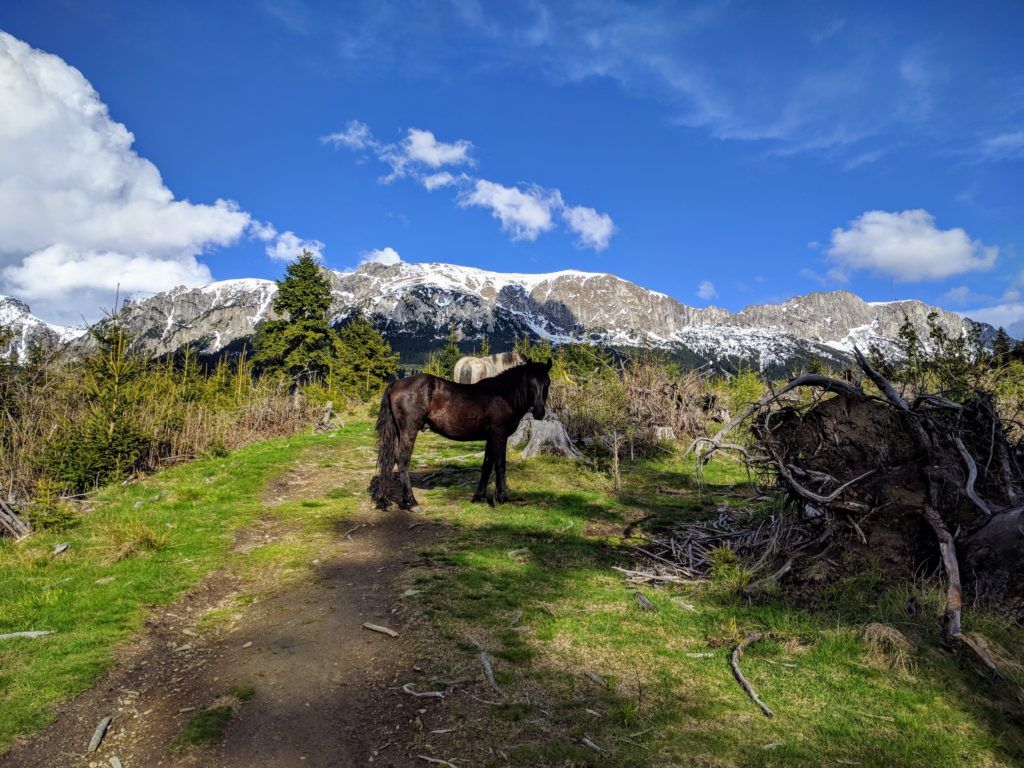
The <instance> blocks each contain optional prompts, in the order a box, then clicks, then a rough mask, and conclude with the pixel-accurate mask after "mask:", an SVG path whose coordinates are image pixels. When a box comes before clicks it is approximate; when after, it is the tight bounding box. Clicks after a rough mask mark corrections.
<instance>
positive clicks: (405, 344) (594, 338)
mask: <svg viewBox="0 0 1024 768" xmlns="http://www.w3.org/2000/svg"><path fill="white" fill-rule="evenodd" d="M324 271H325V274H326V276H327V277H328V279H329V281H330V283H331V291H332V294H333V297H334V301H333V312H334V320H335V321H336V322H342V321H343V320H344V319H345V318H346V317H348V316H349V315H351V314H352V313H354V312H362V313H363V314H365V315H366V316H367V317H368V318H369V319H370V320H371V321H372V322H373V323H374V325H376V326H377V328H378V329H380V330H381V331H382V332H383V333H384V335H385V336H386V337H387V338H388V339H389V340H390V341H391V343H392V345H394V346H395V347H396V348H397V349H398V350H399V351H401V352H402V353H403V360H404V361H406V362H410V363H416V362H419V361H421V360H422V359H423V358H424V357H425V355H426V354H427V353H428V352H429V351H430V350H431V349H436V348H438V347H439V346H440V345H441V344H442V343H443V340H444V338H445V337H446V336H447V335H448V333H449V332H450V330H452V329H454V330H455V331H456V332H457V333H458V334H460V336H461V338H462V339H463V344H464V346H465V347H466V348H467V349H469V348H472V347H474V346H475V345H476V344H477V343H478V342H479V341H480V339H481V338H482V337H483V335H484V334H486V335H487V336H488V338H489V339H490V342H491V345H492V347H493V348H496V349H497V348H503V347H506V346H508V345H510V344H511V343H512V342H513V341H514V339H515V338H517V337H521V336H530V337H533V338H542V339H549V340H551V341H553V342H555V343H565V342H581V341H590V342H595V343H603V344H610V345H615V346H622V347H635V346H648V347H657V348H661V349H665V350H666V351H669V352H671V353H672V354H674V355H676V356H677V357H678V358H679V359H681V360H683V361H684V362H690V363H694V364H696V363H701V362H711V363H717V364H720V365H730V366H731V365H736V364H740V363H748V364H752V365H755V366H757V367H759V368H762V369H769V368H773V367H780V366H785V365H786V364H787V362H788V361H791V360H794V359H800V358H807V357H809V356H811V355H816V356H818V357H821V358H823V359H825V360H831V361H834V362H842V361H845V360H846V359H847V356H848V353H849V352H850V350H851V349H852V347H853V344H855V343H857V344H860V345H862V346H866V345H868V344H869V343H875V344H877V345H880V346H882V347H887V346H888V347H890V348H891V347H892V345H893V339H894V338H895V336H896V334H897V332H898V330H899V327H900V325H901V324H902V323H903V322H904V319H905V318H909V319H910V320H911V321H912V322H913V323H914V324H915V325H916V326H918V328H919V329H922V330H923V329H924V328H925V326H926V318H927V317H928V314H929V313H930V312H933V311H934V312H938V313H939V322H940V323H941V324H942V325H943V327H945V328H946V329H947V330H948V331H950V332H953V333H960V332H962V331H964V330H965V329H967V328H969V327H971V326H973V325H975V324H974V323H973V321H970V320H966V319H964V318H961V317H960V316H959V315H956V314H954V313H952V312H945V311H943V310H941V309H939V308H937V307H931V306H929V305H927V304H924V303H923V302H920V301H915V300H908V301H895V302H882V303H869V302H865V301H863V300H862V299H860V298H859V297H858V296H856V295H855V294H853V293H850V292H848V291H833V292H828V293H825V292H818V293H811V294H807V295H805V296H797V297H794V298H792V299H789V300H788V301H785V302H782V303H780V304H763V305H754V306H750V307H746V308H745V309H743V310H741V311H740V312H735V313H734V312H729V311H728V310H724V309H719V308H716V307H707V308H697V307H691V306H687V305H685V304H682V303H681V302H679V301H676V300H675V299H673V298H671V297H669V296H667V295H665V294H663V293H659V292H657V291H652V290H649V289H647V288H643V287H641V286H639V285H636V284H635V283H631V282H629V281H627V280H623V279H622V278H619V277H616V276H614V275H610V274H605V273H595V272H582V271H579V270H566V271H562V272H551V273H545V274H511V273H500V272H490V271H487V270H482V269H475V268H472V267H462V266H456V265H453V264H441V263H422V264H410V263H406V262H399V263H397V264H389V265H385V264H378V263H367V264H363V265H362V266H360V267H359V268H358V269H355V270H353V271H350V272H338V271H333V270H326V269H325V270H324ZM276 290H277V286H276V283H275V282H274V281H271V280H261V279H242V280H225V281H220V282H216V283H211V284H210V285H206V286H203V287H199V288H184V287H181V288H175V289H174V290H171V291H167V292H164V293H160V294H157V295H155V296H152V297H149V298H146V299H142V300H138V301H132V302H129V303H128V304H126V306H125V309H124V318H125V323H126V325H127V328H128V330H129V331H130V332H131V333H132V334H133V335H134V336H135V338H136V339H137V340H138V341H137V343H138V344H139V345H140V346H141V347H142V348H143V349H145V350H146V351H147V352H148V353H150V354H153V355H164V354H170V353H173V352H175V351H177V350H179V349H181V348H182V347H185V346H191V347H193V348H195V349H196V350H198V351H199V352H201V353H203V354H208V355H212V354H218V353H223V352H225V351H226V352H232V351H235V350H238V349H240V348H241V347H242V346H243V345H245V344H246V343H248V342H249V340H250V339H251V336H252V333H253V331H254V329H255V327H256V325H257V324H258V323H259V322H260V321H262V320H265V319H267V318H270V317H273V316H274V315H273V308H272V303H273V297H274V294H275V292H276ZM982 331H983V333H990V332H991V329H989V328H988V326H983V327H982ZM73 343H76V344H86V343H88V341H87V340H80V341H78V342H73Z"/></svg>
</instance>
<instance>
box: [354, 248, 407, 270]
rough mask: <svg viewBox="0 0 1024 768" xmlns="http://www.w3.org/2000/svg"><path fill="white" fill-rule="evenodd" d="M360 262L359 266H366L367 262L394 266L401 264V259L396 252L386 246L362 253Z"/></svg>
mask: <svg viewBox="0 0 1024 768" xmlns="http://www.w3.org/2000/svg"><path fill="white" fill-rule="evenodd" d="M361 255H362V257H363V259H362V261H361V262H359V263H360V264H366V263H367V262H371V261H372V262H374V263H375V264H385V265H387V266H392V265H394V264H401V263H402V257H401V256H399V255H398V251H396V250H395V249H394V248H392V247H390V246H388V247H385V248H374V249H373V250H372V251H364V252H363V253H362V254H361Z"/></svg>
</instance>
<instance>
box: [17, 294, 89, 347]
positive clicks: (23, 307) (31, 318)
mask: <svg viewBox="0 0 1024 768" xmlns="http://www.w3.org/2000/svg"><path fill="white" fill-rule="evenodd" d="M0 329H6V330H8V331H10V332H11V334H12V335H11V337H10V338H9V339H7V340H6V342H5V341H4V338H3V336H2V335H0V357H9V356H14V357H15V358H17V359H18V360H22V361H23V360H24V359H25V357H26V355H27V354H28V351H29V350H30V349H31V348H32V347H33V346H36V345H45V346H48V347H53V346H57V345H60V344H64V343H66V342H68V341H71V340H72V339H75V338H77V337H78V336H81V335H82V334H83V333H84V331H82V330H80V329H77V328H68V327H67V326H63V325H52V324H50V323H47V322H46V321H45V320H40V319H39V318H38V317H36V316H35V315H33V314H32V311H31V309H30V308H29V306H28V304H26V303H25V302H23V301H19V300H18V299H15V298H12V297H11V296H0Z"/></svg>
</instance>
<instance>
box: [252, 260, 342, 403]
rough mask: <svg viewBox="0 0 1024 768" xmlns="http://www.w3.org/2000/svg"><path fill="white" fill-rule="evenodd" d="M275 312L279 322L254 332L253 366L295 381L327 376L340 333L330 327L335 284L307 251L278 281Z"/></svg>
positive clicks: (263, 326)
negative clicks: (337, 335)
mask: <svg viewBox="0 0 1024 768" xmlns="http://www.w3.org/2000/svg"><path fill="white" fill-rule="evenodd" d="M273 306H274V311H275V312H276V313H277V314H278V315H280V316H281V317H280V319H277V320H270V321H268V322H266V323H264V324H263V325H262V326H261V327H260V329H259V330H258V331H257V333H256V339H255V342H254V345H253V346H254V347H255V349H254V354H253V362H254V363H255V364H256V365H257V366H258V367H259V368H260V369H261V370H262V371H263V372H265V373H271V374H281V375H285V376H288V377H290V378H291V379H292V380H293V382H294V383H296V384H299V383H302V382H304V381H309V380H312V379H317V378H323V377H326V376H327V375H328V374H329V372H330V371H331V368H332V367H333V364H334V359H335V355H336V348H335V341H336V334H335V332H334V329H333V328H331V324H330V320H329V312H330V308H331V285H330V283H329V282H328V280H327V278H326V277H325V276H324V275H323V274H321V272H320V267H319V266H318V265H317V263H316V259H315V258H314V257H313V254H312V253H310V252H309V251H303V252H302V255H301V256H299V258H298V259H297V260H296V261H295V262H294V263H292V264H289V265H288V268H287V269H286V270H285V276H284V279H282V280H279V281H278V283H277V296H275V297H274V304H273Z"/></svg>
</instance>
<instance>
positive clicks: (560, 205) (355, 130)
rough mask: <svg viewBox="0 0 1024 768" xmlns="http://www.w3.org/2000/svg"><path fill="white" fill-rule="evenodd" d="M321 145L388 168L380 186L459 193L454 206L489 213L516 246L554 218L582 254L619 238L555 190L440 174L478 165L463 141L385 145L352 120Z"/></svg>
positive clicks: (606, 221)
mask: <svg viewBox="0 0 1024 768" xmlns="http://www.w3.org/2000/svg"><path fill="white" fill-rule="evenodd" d="M320 141H321V142H323V143H324V144H331V145H333V146H335V147H346V148H348V149H351V150H354V151H362V150H366V151H368V152H370V153H371V154H372V155H373V156H374V157H376V158H377V159H378V160H379V161H381V162H382V163H386V164H387V165H388V166H389V167H390V168H391V173H389V174H387V175H386V176H382V177H381V178H380V181H381V183H384V184H388V183H390V182H392V181H394V180H395V179H398V178H402V177H405V176H408V177H411V178H413V179H415V180H416V181H418V182H419V183H420V184H422V185H423V187H424V188H425V189H426V190H427V191H429V192H433V191H434V190H436V189H441V188H443V187H456V188H457V189H458V195H457V197H456V201H457V202H458V204H459V205H460V206H461V207H463V208H469V207H480V208H488V209H490V211H491V215H492V216H493V217H494V218H495V219H497V220H498V221H500V222H501V228H502V230H503V231H505V232H508V233H510V234H511V235H512V239H513V240H536V239H537V237H538V236H539V235H540V234H542V233H544V232H549V231H551V230H552V229H554V226H555V222H554V218H555V215H556V214H559V213H560V214H561V218H562V220H563V221H564V222H565V226H566V227H567V228H568V229H569V230H570V231H571V232H573V233H574V234H576V235H577V241H576V242H577V245H578V246H579V247H581V248H593V249H594V250H595V251H603V250H604V249H605V248H607V247H608V245H609V243H610V242H611V238H612V235H614V234H615V223H614V222H613V221H612V218H611V216H609V215H608V214H607V213H600V212H598V211H596V210H595V209H593V208H588V207H587V206H583V205H574V206H570V205H567V204H566V203H565V201H564V200H563V199H562V193H561V192H560V191H559V190H557V189H544V188H543V187H540V186H538V185H536V184H534V185H531V186H529V187H525V188H523V187H519V186H512V187H507V186H505V185H503V184H500V183H498V182H494V181H489V180H488V179H481V178H477V177H473V176H470V175H469V174H467V173H465V172H462V173H459V174H457V175H456V174H453V173H451V172H450V171H447V170H438V169H440V168H443V167H444V166H457V165H470V166H471V165H474V161H473V158H472V157H471V155H470V152H471V151H472V149H473V144H472V143H471V142H469V141H467V140H465V139H459V140H457V141H454V142H443V141H438V140H437V137H436V136H435V135H434V133H433V132H432V131H425V130H422V129H419V128H410V129H409V130H408V132H407V133H406V136H405V138H404V139H403V140H402V142H401V143H399V144H387V143H384V142H381V141H379V140H378V139H376V138H375V137H374V135H373V132H372V131H371V130H370V128H369V126H367V125H366V123H363V122H361V121H359V120H350V121H349V122H348V124H347V125H346V126H345V130H344V131H339V132H337V133H331V134H327V135H326V136H321V137H320Z"/></svg>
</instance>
